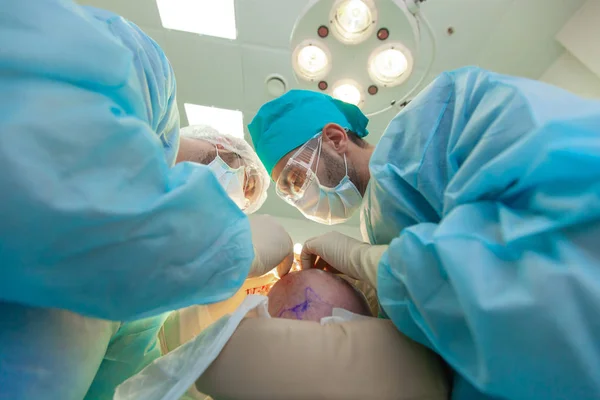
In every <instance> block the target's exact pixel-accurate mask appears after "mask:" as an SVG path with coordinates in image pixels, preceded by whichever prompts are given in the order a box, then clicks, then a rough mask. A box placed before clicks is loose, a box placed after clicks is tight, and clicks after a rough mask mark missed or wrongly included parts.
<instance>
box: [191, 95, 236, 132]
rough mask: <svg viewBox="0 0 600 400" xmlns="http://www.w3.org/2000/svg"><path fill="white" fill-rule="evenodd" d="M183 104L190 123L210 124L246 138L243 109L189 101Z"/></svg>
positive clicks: (217, 128) (219, 129)
mask: <svg viewBox="0 0 600 400" xmlns="http://www.w3.org/2000/svg"><path fill="white" fill-rule="evenodd" d="M183 106H184V107H185V114H186V115H187V119H188V123H189V124H190V125H209V126H212V127H213V128H215V129H216V130H218V131H219V132H222V133H225V134H229V135H231V136H235V137H237V138H240V139H244V114H243V113H242V112H241V111H237V110H227V109H224V108H217V107H206V106H200V105H197V104H189V103H185V104H184V105H183Z"/></svg>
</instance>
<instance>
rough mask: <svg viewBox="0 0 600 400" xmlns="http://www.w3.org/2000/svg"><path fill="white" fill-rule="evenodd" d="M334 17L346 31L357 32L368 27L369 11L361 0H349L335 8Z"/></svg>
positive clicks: (369, 20) (369, 21)
mask: <svg viewBox="0 0 600 400" xmlns="http://www.w3.org/2000/svg"><path fill="white" fill-rule="evenodd" d="M336 19H337V21H338V23H339V24H340V27H341V28H342V29H343V30H345V31H346V32H348V33H359V32H362V31H364V30H365V29H367V28H368V27H369V24H370V23H371V12H370V11H369V7H367V5H366V4H365V3H363V2H362V1H361V0H350V1H347V2H346V3H344V4H343V5H341V6H340V7H339V8H338V9H337V12H336Z"/></svg>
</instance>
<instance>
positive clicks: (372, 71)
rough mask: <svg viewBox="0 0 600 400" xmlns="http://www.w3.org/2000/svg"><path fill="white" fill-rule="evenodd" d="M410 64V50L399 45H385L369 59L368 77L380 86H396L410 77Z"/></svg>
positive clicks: (411, 62) (376, 50)
mask: <svg viewBox="0 0 600 400" xmlns="http://www.w3.org/2000/svg"><path fill="white" fill-rule="evenodd" d="M412 64H413V61H412V55H411V53H410V50H408V49H407V48H406V47H404V46H403V45H402V44H400V43H394V44H386V45H384V46H381V47H379V48H377V49H375V50H374V51H373V53H372V54H371V56H370V57H369V64H368V69H369V76H370V77H371V79H373V81H375V83H378V84H380V85H383V86H386V87H394V86H398V85H399V84H401V83H403V82H404V81H405V80H406V78H408V76H409V75H410V73H411V71H412Z"/></svg>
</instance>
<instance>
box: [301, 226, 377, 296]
mask: <svg viewBox="0 0 600 400" xmlns="http://www.w3.org/2000/svg"><path fill="white" fill-rule="evenodd" d="M387 248H388V246H372V245H370V244H367V243H363V242H359V241H358V240H356V239H353V238H351V237H348V236H346V235H342V234H341V233H339V232H329V233H326V234H324V235H322V236H318V237H316V238H312V239H309V240H308V241H307V242H306V243H304V247H303V248H302V254H301V256H300V258H301V261H302V268H303V269H307V268H314V267H315V262H316V258H317V256H318V257H320V258H321V259H322V260H323V261H325V262H326V263H327V264H329V265H330V266H331V267H332V268H335V269H336V270H338V271H339V272H341V273H343V274H346V275H348V276H349V277H351V278H354V279H358V280H361V281H366V282H368V283H369V284H370V285H371V286H373V287H374V288H375V289H376V288H377V269H378V267H379V260H381V257H382V256H383V253H384V252H385V251H386V250H387Z"/></svg>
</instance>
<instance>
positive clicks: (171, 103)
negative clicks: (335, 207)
mask: <svg viewBox="0 0 600 400" xmlns="http://www.w3.org/2000/svg"><path fill="white" fill-rule="evenodd" d="M3 6H4V9H5V11H6V12H4V13H2V14H0V47H1V48H2V52H1V54H0V71H1V72H2V73H1V74H0V88H1V89H2V93H3V96H2V99H1V100H0V128H1V129H0V130H1V131H2V139H0V152H1V153H2V157H0V170H1V171H2V172H1V173H0V183H1V184H2V187H3V188H4V195H3V199H2V202H0V213H1V215H2V224H1V226H0V237H1V241H0V242H1V243H2V246H1V249H0V265H1V267H0V315H1V316H2V318H0V343H1V344H0V397H2V396H6V397H7V398H11V399H31V398H47V399H61V400H70V399H76V400H80V399H82V398H84V397H85V396H86V393H88V398H93V399H95V400H97V399H99V398H104V396H110V393H109V392H106V391H105V389H107V388H108V389H110V387H111V385H113V384H114V383H115V382H119V381H122V380H124V379H126V378H127V377H128V376H127V374H131V373H135V372H137V370H139V369H140V368H141V367H143V366H144V365H147V363H149V362H151V361H152V360H153V359H154V358H156V357H158V356H159V355H160V354H159V350H158V347H157V346H155V343H156V333H157V332H158V330H159V329H160V326H161V325H162V323H163V322H164V319H165V318H166V312H168V311H171V310H174V309H179V308H183V307H187V306H190V305H194V304H208V303H213V302H218V301H222V300H225V299H227V298H229V297H231V296H232V295H233V294H234V293H236V292H237V290H238V289H239V288H240V287H241V285H242V283H243V282H244V280H245V279H246V278H247V277H248V276H258V275H262V274H264V273H265V272H267V271H268V270H269V269H271V268H273V267H276V266H277V264H278V262H279V261H281V260H279V261H277V260H276V259H277V257H278V254H277V253H278V252H279V253H282V250H285V251H287V250H288V249H289V250H290V251H291V245H292V244H291V240H290V239H289V236H287V234H286V233H285V231H284V230H283V228H281V227H280V226H279V225H278V224H276V223H275V222H274V221H273V220H272V219H269V218H268V217H266V216H265V217H259V218H258V219H256V220H254V221H249V220H248V218H247V217H246V216H245V215H244V212H246V213H250V212H252V211H254V210H256V209H257V208H258V207H260V205H261V204H262V202H263V201H264V196H265V191H266V189H267V186H268V185H267V183H268V180H267V178H266V176H265V174H264V171H263V172H261V168H262V167H260V163H259V162H258V160H256V162H254V163H251V162H247V160H248V159H249V158H248V157H247V153H248V151H250V150H249V146H248V148H247V149H246V150H245V152H242V150H241V149H239V147H236V146H235V145H232V147H235V149H238V150H239V151H233V153H235V154H236V156H239V158H240V161H239V163H238V165H232V166H228V167H225V166H224V165H221V167H222V168H220V169H218V168H216V167H215V164H214V163H213V164H212V165H210V166H209V167H207V166H201V165H198V164H199V162H197V161H195V160H190V161H194V162H180V163H177V164H176V165H175V161H176V158H177V157H178V152H179V150H180V140H179V113H178V110H177V103H176V85H175V78H174V74H173V70H172V68H171V66H170V64H169V62H168V60H167V58H166V57H165V55H164V53H163V52H162V50H161V49H160V47H159V46H158V45H157V44H156V43H155V42H154V41H153V40H152V39H150V38H149V37H148V36H147V35H146V34H145V33H143V32H142V31H141V30H140V29H139V28H138V27H137V26H135V25H134V24H132V23H130V22H129V21H126V20H125V19H123V18H121V17H119V16H117V15H114V14H112V13H110V12H106V11H103V10H98V9H93V8H84V7H80V6H77V5H76V4H74V3H73V2H71V1H61V2H57V1H37V0H34V1H28V2H22V1H18V0H9V1H8V3H5V4H4V5H3ZM207 140H208V139H207ZM184 141H185V140H184ZM225 142H226V143H230V142H231V143H232V142H235V141H234V140H232V139H227V140H225V141H224V143H225ZM211 146H212V145H211ZM222 146H223V147H224V150H223V157H228V155H227V154H230V153H232V151H231V150H227V146H226V145H225V144H223V145H222ZM217 147H218V146H217ZM185 150H186V146H185V145H183V146H181V151H185ZM219 154H221V149H219ZM240 168H241V169H242V171H243V174H244V178H243V183H242V182H240V181H241V180H242V176H241V175H242V173H241V172H240ZM216 171H217V172H218V173H215V172H216ZM219 173H220V174H221V175H219ZM261 174H262V178H261ZM234 177H235V179H234ZM236 179H237V181H236ZM234 182H237V183H234ZM261 182H262V183H261ZM238 184H239V185H241V186H242V188H241V190H242V191H243V192H244V196H243V198H242V196H241V194H240V188H239V186H236V185H238ZM261 185H262V186H261ZM228 194H230V195H231V198H230V196H229V195H228ZM241 208H243V209H244V212H243V211H242V210H241ZM273 244H275V246H273ZM282 258H283V257H282ZM282 272H283V273H285V271H282ZM112 321H115V322H112ZM123 360H126V361H125V362H123ZM111 363H112V365H110V364H111ZM115 366H116V370H115V368H114V367H115ZM96 374H98V376H97V377H96V378H97V379H96V380H95V381H94V385H96V383H98V382H99V386H94V387H93V388H91V389H90V384H91V381H92V380H93V379H94V377H95V376H96ZM88 389H89V392H88ZM90 393H92V394H90Z"/></svg>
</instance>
